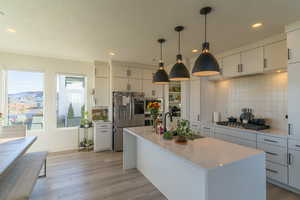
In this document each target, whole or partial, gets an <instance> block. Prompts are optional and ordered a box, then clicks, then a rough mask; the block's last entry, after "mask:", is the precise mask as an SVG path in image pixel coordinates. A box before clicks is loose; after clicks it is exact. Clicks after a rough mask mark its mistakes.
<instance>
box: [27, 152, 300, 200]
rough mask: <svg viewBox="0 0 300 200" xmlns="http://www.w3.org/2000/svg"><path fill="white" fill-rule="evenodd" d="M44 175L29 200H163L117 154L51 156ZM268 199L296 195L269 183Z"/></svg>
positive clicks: (286, 199) (292, 198) (299, 198)
mask: <svg viewBox="0 0 300 200" xmlns="http://www.w3.org/2000/svg"><path fill="white" fill-rule="evenodd" d="M47 173H48V174H47V175H48V177H47V178H42V179H39V180H38V182H37V184H36V186H35V188H34V191H33V194H32V200H58V199H60V200H167V199H166V198H165V197H164V196H163V195H162V194H161V193H160V192H159V191H158V190H157V189H156V188H155V187H154V186H153V185H152V184H151V183H150V182H149V181H148V180H147V179H146V178H145V177H144V176H143V175H142V174H141V173H139V172H138V171H137V170H128V171H123V170H122V154H121V153H112V152H104V153H93V152H80V153H79V152H68V153H58V154H52V155H50V156H49V157H48V172H47ZM268 200H300V196H299V195H296V194H293V193H291V192H288V191H286V190H283V189H280V188H278V187H276V186H273V185H270V184H269V185H268Z"/></svg>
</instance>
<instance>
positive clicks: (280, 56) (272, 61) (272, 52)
mask: <svg viewBox="0 0 300 200" xmlns="http://www.w3.org/2000/svg"><path fill="white" fill-rule="evenodd" d="M287 52H288V51H287V47H286V40H284V41H280V42H276V43H273V44H270V45H267V46H265V47H264V57H265V60H264V71H269V70H276V69H284V68H287V60H288V53H287Z"/></svg>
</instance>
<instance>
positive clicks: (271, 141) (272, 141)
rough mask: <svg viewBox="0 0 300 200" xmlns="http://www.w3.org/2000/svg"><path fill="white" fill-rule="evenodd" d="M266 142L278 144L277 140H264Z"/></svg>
mask: <svg viewBox="0 0 300 200" xmlns="http://www.w3.org/2000/svg"><path fill="white" fill-rule="evenodd" d="M264 141H265V142H273V143H278V142H277V141H275V140H270V139H264Z"/></svg>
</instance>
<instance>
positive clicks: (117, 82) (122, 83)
mask: <svg viewBox="0 0 300 200" xmlns="http://www.w3.org/2000/svg"><path fill="white" fill-rule="evenodd" d="M128 89H129V83H128V78H119V77H113V78H112V91H128Z"/></svg>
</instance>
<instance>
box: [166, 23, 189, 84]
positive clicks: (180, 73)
mask: <svg viewBox="0 0 300 200" xmlns="http://www.w3.org/2000/svg"><path fill="white" fill-rule="evenodd" d="M183 29H184V27H183V26H176V27H175V31H177V32H178V54H177V56H176V60H177V62H176V64H175V65H174V66H173V68H172V70H171V72H170V75H169V77H170V80H171V81H184V80H189V79H190V73H189V71H188V70H187V68H186V67H185V65H184V64H183V63H182V55H181V52H180V50H181V49H180V47H181V46H180V32H181V31H183Z"/></svg>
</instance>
